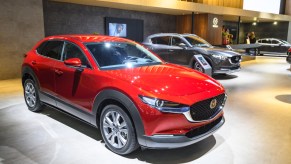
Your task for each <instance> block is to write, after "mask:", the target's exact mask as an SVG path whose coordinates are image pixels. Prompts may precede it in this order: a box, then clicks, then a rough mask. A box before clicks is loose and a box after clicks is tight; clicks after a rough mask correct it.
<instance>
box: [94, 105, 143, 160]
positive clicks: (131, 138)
mask: <svg viewBox="0 0 291 164" xmlns="http://www.w3.org/2000/svg"><path fill="white" fill-rule="evenodd" d="M110 111H115V112H118V113H119V114H121V115H122V117H123V118H124V120H125V122H126V124H127V128H128V136H127V137H128V141H127V143H126V145H125V146H124V147H123V148H120V149H117V148H115V147H113V146H112V145H111V144H110V143H109V142H108V141H107V139H106V137H105V134H104V131H103V118H104V117H105V115H106V114H107V113H108V112H110ZM100 131H101V134H102V137H103V140H104V142H105V144H106V145H107V146H108V148H109V149H110V150H111V151H113V152H115V153H116V154H120V155H125V154H129V153H131V152H132V151H134V150H135V149H136V148H137V139H136V134H135V131H134V127H133V124H132V121H131V119H130V118H129V116H128V114H127V113H126V112H124V110H123V109H122V108H120V107H119V106H117V105H107V106H105V107H104V108H103V110H102V113H101V116H100Z"/></svg>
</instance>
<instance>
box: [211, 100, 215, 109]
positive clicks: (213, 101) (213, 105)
mask: <svg viewBox="0 0 291 164" xmlns="http://www.w3.org/2000/svg"><path fill="white" fill-rule="evenodd" d="M216 104H217V100H216V99H212V100H211V102H210V109H213V108H215V107H216Z"/></svg>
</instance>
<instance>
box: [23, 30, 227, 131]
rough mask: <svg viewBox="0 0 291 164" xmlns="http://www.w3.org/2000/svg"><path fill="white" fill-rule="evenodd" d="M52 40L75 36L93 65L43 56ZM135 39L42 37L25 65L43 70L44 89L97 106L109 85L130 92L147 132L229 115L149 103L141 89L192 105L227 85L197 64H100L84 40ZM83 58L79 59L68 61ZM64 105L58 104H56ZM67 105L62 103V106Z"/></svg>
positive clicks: (89, 106) (186, 128) (186, 127)
mask: <svg viewBox="0 0 291 164" xmlns="http://www.w3.org/2000/svg"><path fill="white" fill-rule="evenodd" d="M46 40H62V41H69V42H72V43H74V44H76V45H77V46H79V47H80V49H81V50H82V52H83V53H84V54H85V55H86V57H87V59H88V61H89V64H90V66H91V68H84V69H82V70H78V69H77V68H74V67H70V66H68V65H66V63H65V62H64V61H61V60H53V59H50V58H46V57H43V56H41V55H39V54H38V53H37V52H36V48H37V47H38V46H39V45H40V44H41V43H42V42H44V41H46ZM105 41H106V42H133V41H130V40H127V39H123V38H116V37H109V36H99V35H62V36H51V37H47V38H45V39H43V40H41V41H40V42H39V43H38V44H36V46H35V47H34V48H33V49H32V50H31V51H29V52H28V53H27V56H26V57H25V59H24V62H23V67H24V66H28V67H30V68H32V70H33V71H34V73H35V74H36V76H37V79H38V82H39V85H40V90H41V91H43V92H46V93H48V94H50V95H52V96H55V97H57V98H59V99H61V100H62V101H64V102H67V103H68V104H72V105H74V106H76V107H78V108H79V109H81V110H84V111H87V112H91V111H92V110H93V103H94V100H95V97H96V95H97V94H98V93H100V91H102V90H103V89H105V88H112V89H115V90H118V91H120V92H122V93H124V94H125V95H127V96H128V97H129V98H130V99H131V100H132V101H133V102H134V104H135V105H136V107H137V108H138V110H139V113H140V115H141V118H142V122H143V125H144V129H145V134H146V135H148V136H151V135H154V134H185V133H186V132H188V131H189V130H190V129H193V128H197V127H199V126H203V125H205V124H208V123H209V122H211V121H212V120H214V119H216V118H218V117H220V116H222V115H223V111H221V112H220V113H219V114H217V115H216V116H215V118H213V119H211V120H208V121H205V122H199V123H192V122H189V121H188V120H187V119H186V118H185V116H184V115H183V114H174V113H162V112H160V111H158V110H157V109H155V108H153V107H150V106H149V105H147V104H145V103H144V102H142V101H141V99H140V98H139V95H143V96H148V97H154V98H159V99H163V100H168V101H173V102H178V103H181V104H185V105H189V106H190V105H192V104H194V103H196V102H199V101H202V100H205V99H208V98H211V97H214V96H217V95H220V94H222V93H224V92H225V90H224V88H223V87H222V86H221V85H220V84H219V83H218V82H217V81H215V80H214V79H212V78H210V77H209V76H207V75H204V74H202V73H199V72H197V71H195V70H192V69H189V68H185V67H181V66H177V65H173V64H166V63H162V64H161V65H154V66H143V67H137V68H127V69H117V70H100V69H99V67H98V65H97V64H96V62H95V59H94V58H93V57H92V55H91V54H90V52H89V50H88V49H87V48H86V46H85V45H84V43H87V42H105ZM67 62H70V63H78V62H77V61H76V60H73V61H67ZM56 106H58V104H56ZM59 107H60V108H62V106H59Z"/></svg>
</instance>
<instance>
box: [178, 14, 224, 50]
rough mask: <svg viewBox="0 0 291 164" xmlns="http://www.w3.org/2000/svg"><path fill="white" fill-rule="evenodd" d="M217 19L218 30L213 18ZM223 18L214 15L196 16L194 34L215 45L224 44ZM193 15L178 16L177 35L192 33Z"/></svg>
mask: <svg viewBox="0 0 291 164" xmlns="http://www.w3.org/2000/svg"><path fill="white" fill-rule="evenodd" d="M214 17H217V18H218V20H219V22H218V28H214V27H213V22H212V21H213V18H214ZM222 22H223V17H222V16H220V15H214V14H195V15H194V26H193V31H194V34H196V35H198V36H200V37H202V38H204V39H205V40H207V41H208V42H209V43H211V44H213V45H221V44H222V36H221V29H222ZM191 28H192V15H180V16H177V24H176V29H177V33H181V34H183V33H191V31H192V29H191Z"/></svg>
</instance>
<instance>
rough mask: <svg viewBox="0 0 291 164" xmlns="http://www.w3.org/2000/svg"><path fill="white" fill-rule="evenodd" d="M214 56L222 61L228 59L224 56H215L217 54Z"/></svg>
mask: <svg viewBox="0 0 291 164" xmlns="http://www.w3.org/2000/svg"><path fill="white" fill-rule="evenodd" d="M212 56H213V57H215V58H217V59H220V60H226V59H227V58H228V57H227V56H224V55H215V54H213V55H212Z"/></svg>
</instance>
